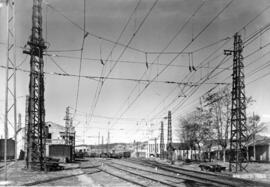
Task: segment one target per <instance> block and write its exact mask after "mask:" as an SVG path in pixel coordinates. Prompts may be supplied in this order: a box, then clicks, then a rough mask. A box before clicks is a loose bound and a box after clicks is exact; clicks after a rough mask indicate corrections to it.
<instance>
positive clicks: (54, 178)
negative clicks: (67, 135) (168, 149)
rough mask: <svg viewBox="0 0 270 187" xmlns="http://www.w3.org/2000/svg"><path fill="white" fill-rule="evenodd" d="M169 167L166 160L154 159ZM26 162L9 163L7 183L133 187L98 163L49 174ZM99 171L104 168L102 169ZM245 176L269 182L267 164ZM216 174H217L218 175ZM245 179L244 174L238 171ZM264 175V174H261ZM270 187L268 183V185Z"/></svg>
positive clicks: (252, 167)
mask: <svg viewBox="0 0 270 187" xmlns="http://www.w3.org/2000/svg"><path fill="white" fill-rule="evenodd" d="M156 161H159V162H162V163H167V164H169V163H168V162H167V161H166V160H156ZM208 164H220V165H223V166H226V168H228V163H223V162H211V163H208ZM199 165H200V163H199V162H192V163H189V164H187V163H184V162H176V163H175V166H178V167H181V168H185V169H190V170H197V171H199V170H200V168H199V167H198V166H199ZM1 166H3V163H1V162H0V185H1V184H2V183H1V182H3V181H4V167H1ZM24 167H25V162H24V161H18V162H17V163H14V162H10V163H9V166H8V168H9V169H8V181H10V182H11V183H10V184H9V185H11V186H22V185H25V186H105V187H107V186H108V187H111V186H135V185H134V184H131V183H128V182H126V181H124V180H122V179H119V178H117V177H114V176H111V175H109V174H107V173H104V172H102V171H100V170H99V167H100V160H99V159H91V161H81V162H80V163H79V162H78V163H71V164H65V169H64V170H61V171H52V172H47V173H45V172H30V171H28V170H25V169H24ZM100 168H101V169H106V167H104V166H102V167H100ZM248 171H249V172H248V174H253V173H256V176H257V174H266V175H267V176H269V178H249V179H252V180H255V181H256V180H257V181H264V182H270V164H259V163H249V165H248ZM218 174H219V173H218ZM220 174H221V175H232V173H230V172H229V171H226V172H222V173H220ZM239 174H240V175H243V176H245V175H246V172H240V173H239ZM264 176H265V175H264ZM269 186H270V183H269Z"/></svg>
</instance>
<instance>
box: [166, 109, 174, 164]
mask: <svg viewBox="0 0 270 187" xmlns="http://www.w3.org/2000/svg"><path fill="white" fill-rule="evenodd" d="M167 151H168V159H169V160H172V151H173V147H172V113H171V111H169V112H168V136H167Z"/></svg>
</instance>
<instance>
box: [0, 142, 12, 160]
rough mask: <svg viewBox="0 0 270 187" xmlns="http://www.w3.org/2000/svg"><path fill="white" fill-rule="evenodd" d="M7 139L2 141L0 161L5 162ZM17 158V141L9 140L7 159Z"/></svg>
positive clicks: (0, 144) (0, 143)
mask: <svg viewBox="0 0 270 187" xmlns="http://www.w3.org/2000/svg"><path fill="white" fill-rule="evenodd" d="M4 151H5V139H0V160H4ZM14 158H15V141H14V140H12V139H7V159H8V160H11V159H14Z"/></svg>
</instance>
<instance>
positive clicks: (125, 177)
mask: <svg viewBox="0 0 270 187" xmlns="http://www.w3.org/2000/svg"><path fill="white" fill-rule="evenodd" d="M109 162H111V161H110V159H102V160H101V159H95V165H96V166H95V169H97V170H98V171H100V172H103V173H105V174H108V175H110V176H112V177H115V178H118V179H120V180H122V181H125V182H127V183H130V184H132V185H136V186H143V187H148V186H160V184H162V183H160V181H159V180H155V179H152V178H149V177H146V176H143V175H140V174H137V173H133V174H132V173H131V172H130V173H129V172H128V171H126V170H123V169H121V168H120V169H119V168H116V167H114V166H112V165H111V164H109ZM92 164H93V163H92ZM89 168H90V169H92V168H93V167H92V168H91V167H89V166H88V167H81V169H82V170H83V171H84V172H85V174H87V173H88V172H89V170H88V169H89ZM127 173H128V174H127ZM163 185H164V186H172V185H170V184H169V183H163Z"/></svg>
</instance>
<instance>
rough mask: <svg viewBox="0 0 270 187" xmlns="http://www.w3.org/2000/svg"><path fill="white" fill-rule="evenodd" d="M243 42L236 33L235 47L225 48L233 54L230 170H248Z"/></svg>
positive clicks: (226, 51) (228, 52)
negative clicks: (231, 48)
mask: <svg viewBox="0 0 270 187" xmlns="http://www.w3.org/2000/svg"><path fill="white" fill-rule="evenodd" d="M242 52H243V42H242V39H241V36H240V35H239V34H238V33H236V34H235V35H234V49H233V50H225V51H224V53H225V55H233V74H232V79H233V81H232V108H231V137H230V158H229V163H230V165H229V170H230V171H232V170H234V171H235V172H238V171H243V170H246V166H247V158H246V156H245V154H246V146H245V144H246V141H247V138H246V135H245V134H246V131H247V126H246V96H245V82H244V79H245V75H244V64H243V55H242Z"/></svg>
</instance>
